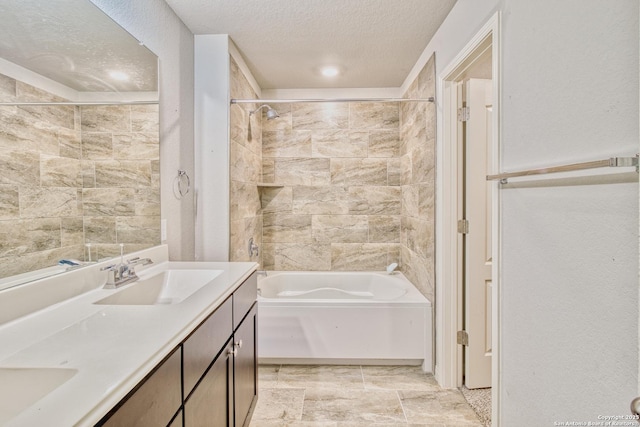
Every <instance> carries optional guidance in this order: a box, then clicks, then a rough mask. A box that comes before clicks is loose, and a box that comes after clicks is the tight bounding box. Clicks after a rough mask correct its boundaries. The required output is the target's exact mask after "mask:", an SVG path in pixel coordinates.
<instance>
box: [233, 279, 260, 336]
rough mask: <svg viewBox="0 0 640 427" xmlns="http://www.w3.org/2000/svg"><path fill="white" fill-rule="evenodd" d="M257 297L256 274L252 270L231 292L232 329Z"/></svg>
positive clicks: (238, 323) (240, 320)
mask: <svg viewBox="0 0 640 427" xmlns="http://www.w3.org/2000/svg"><path fill="white" fill-rule="evenodd" d="M257 298H258V274H257V273H256V272H255V271H254V272H253V274H252V275H251V276H249V278H248V279H247V280H245V281H244V282H243V283H242V285H240V287H239V288H238V289H236V290H235V292H234V293H233V329H234V330H235V329H236V328H237V327H238V325H240V322H242V319H243V318H244V316H245V315H246V314H247V313H248V312H249V310H251V306H252V305H253V303H254V302H256V299H257Z"/></svg>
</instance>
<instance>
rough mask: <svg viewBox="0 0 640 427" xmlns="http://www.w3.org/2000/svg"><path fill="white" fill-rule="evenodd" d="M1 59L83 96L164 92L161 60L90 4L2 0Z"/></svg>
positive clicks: (78, 0) (66, 0)
mask: <svg viewBox="0 0 640 427" xmlns="http://www.w3.org/2000/svg"><path fill="white" fill-rule="evenodd" d="M0 58H3V59H6V60H7V61H10V62H13V63H14V64H18V65H20V66H22V67H24V68H27V69H29V70H31V71H33V72H36V73H38V74H41V75H43V76H45V77H48V78H50V79H52V80H55V81H57V82H58V83H62V84H63V85H65V86H68V87H70V88H73V89H75V90H78V91H83V92H86V91H89V92H105V91H117V92H129V91H149V92H153V91H157V90H158V61H157V57H156V56H155V55H154V54H153V53H152V52H151V51H149V50H148V49H147V48H145V47H144V46H140V44H139V43H138V41H137V40H136V39H135V38H134V37H133V36H131V35H130V34H129V33H127V32H126V31H125V30H123V29H122V28H121V27H120V26H118V24H116V23H115V22H113V21H112V20H111V19H110V18H109V17H108V16H107V15H105V14H104V13H103V12H102V11H101V10H100V9H98V8H97V7H96V6H94V5H93V4H92V3H91V2H90V1H88V0H64V1H37V0H1V1H0ZM111 71H122V72H124V73H126V74H128V75H129V80H127V81H117V80H114V79H112V78H111V77H110V76H109V73H110V72H111Z"/></svg>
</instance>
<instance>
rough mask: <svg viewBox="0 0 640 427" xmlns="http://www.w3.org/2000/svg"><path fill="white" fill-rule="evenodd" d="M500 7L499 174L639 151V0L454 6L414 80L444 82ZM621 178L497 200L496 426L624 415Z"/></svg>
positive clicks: (630, 232) (634, 333)
mask: <svg viewBox="0 0 640 427" xmlns="http://www.w3.org/2000/svg"><path fill="white" fill-rule="evenodd" d="M496 10H500V11H501V13H502V37H501V39H502V55H503V66H502V83H503V84H502V90H503V92H502V98H501V105H502V124H501V132H502V152H501V162H502V170H505V171H509V170H518V169H521V168H529V167H543V166H546V165H553V164H562V163H565V162H566V163H572V162H579V161H585V160H592V159H598V158H605V157H609V156H615V155H634V154H635V153H637V152H638V148H639V147H638V137H639V133H638V74H639V71H638V1H637V0H617V1H615V2H603V1H600V0H588V1H585V0H563V1H561V2H558V1H555V0H540V1H536V2H531V1H530V0H487V1H482V2H478V1H474V0H459V1H458V2H457V3H456V5H455V6H454V8H453V9H452V11H451V13H450V14H449V16H448V17H447V19H446V21H445V22H444V24H443V25H442V27H441V28H440V29H439V31H438V32H437V33H436V35H435V37H434V38H433V40H432V41H431V42H430V44H429V45H428V46H427V48H426V49H425V51H424V53H423V55H422V57H421V60H420V61H419V62H418V63H417V64H416V66H415V67H414V70H419V69H420V68H421V67H422V65H423V64H424V62H425V61H426V60H427V59H428V58H429V56H431V54H432V53H433V52H435V53H436V74H437V75H438V77H442V76H441V72H442V70H443V69H444V68H445V67H446V66H447V65H449V63H450V62H451V60H452V59H453V58H454V57H455V55H456V54H457V53H458V52H459V51H460V50H461V49H462V48H463V47H464V46H465V45H466V43H467V42H468V41H469V40H470V39H471V38H472V36H473V35H474V34H475V33H476V32H477V31H478V30H479V29H480V28H481V27H482V25H483V24H484V23H485V22H486V21H487V20H488V19H489V18H490V17H491V16H492V15H493V13H494V12H495V11H496ZM411 80H412V75H409V77H408V78H407V82H410V81H411ZM440 108H441V105H440V104H439V110H438V120H439V132H438V144H439V148H438V149H437V151H438V152H439V153H441V152H442V150H441V147H442V111H441V109H440ZM441 166H442V164H441V163H440V168H439V170H441V171H442V170H443V169H442V167H441ZM631 179H633V180H635V182H631V183H629V182H625V179H622V180H620V181H621V182H618V183H609V184H602V182H603V181H602V180H598V179H596V180H579V181H578V185H559V186H558V185H555V186H554V185H540V184H539V185H537V186H534V187H526V186H512V187H511V188H507V187H503V189H502V190H501V209H502V212H501V215H502V216H501V220H502V223H501V229H500V233H501V237H502V245H501V251H502V253H501V254H502V259H501V262H502V265H501V268H502V277H501V279H502V280H501V284H500V286H501V289H502V310H503V311H502V319H501V322H502V323H501V338H502V353H501V358H502V366H501V376H502V388H501V390H500V400H501V410H500V412H501V417H500V419H501V420H500V421H501V423H500V425H502V426H513V425H518V426H540V425H553V422H554V421H597V416H598V415H606V414H612V415H621V414H627V413H628V411H629V409H628V407H629V402H630V400H631V399H632V398H633V397H634V396H635V395H636V393H637V375H638V291H637V289H638V184H637V176H636V175H633V174H632V175H631ZM441 197H442V195H441V194H440V195H439V196H438V201H441V200H442V198H441ZM438 201H437V202H436V203H437V205H438V206H440V209H442V205H441V203H438ZM439 233H440V234H439V237H440V238H438V237H437V238H436V241H442V234H441V230H439ZM436 258H438V254H436ZM450 285H451V284H448V283H442V282H441V281H438V283H437V288H439V289H442V287H443V286H450ZM436 293H437V294H438V290H437V291H436ZM440 294H441V292H440ZM437 304H438V303H437ZM436 306H438V305H436Z"/></svg>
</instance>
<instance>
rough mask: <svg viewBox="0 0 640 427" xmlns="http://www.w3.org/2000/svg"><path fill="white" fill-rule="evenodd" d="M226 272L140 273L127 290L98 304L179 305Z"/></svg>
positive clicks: (178, 271)
mask: <svg viewBox="0 0 640 427" xmlns="http://www.w3.org/2000/svg"><path fill="white" fill-rule="evenodd" d="M220 273H222V270H164V271H160V272H158V273H156V274H154V275H151V276H142V275H141V276H140V279H139V280H138V281H137V282H134V283H133V284H131V285H128V286H127V287H126V288H125V289H123V290H120V291H114V292H115V293H114V294H113V295H109V296H108V297H106V298H103V299H101V300H99V301H96V302H95V303H94V304H101V305H168V304H178V303H180V302H182V301H184V300H185V299H187V298H188V297H189V296H191V295H192V294H193V293H194V292H196V291H197V290H198V289H200V288H202V287H203V286H204V285H206V284H207V283H209V282H210V281H211V280H213V279H214V278H216V277H217V276H218V275H220Z"/></svg>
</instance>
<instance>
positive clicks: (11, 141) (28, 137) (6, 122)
mask: <svg viewBox="0 0 640 427" xmlns="http://www.w3.org/2000/svg"><path fill="white" fill-rule="evenodd" d="M17 111H18V110H17V107H11V108H7V107H0V123H2V126H0V149H5V150H8V151H11V150H17V149H18V148H19V150H20V151H21V152H26V151H34V152H38V153H41V154H49V155H52V156H57V155H58V154H59V153H60V144H59V143H58V135H57V133H56V129H55V127H52V126H49V125H47V124H46V123H41V122H34V121H33V120H30V119H29V118H27V117H23V116H20V115H19V114H18V113H17Z"/></svg>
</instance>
